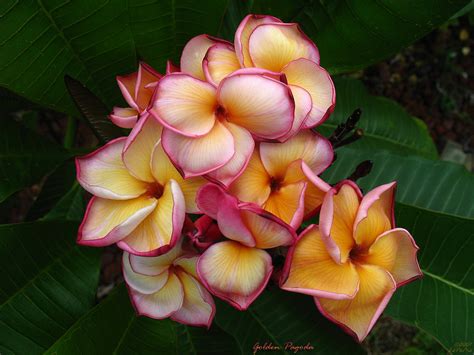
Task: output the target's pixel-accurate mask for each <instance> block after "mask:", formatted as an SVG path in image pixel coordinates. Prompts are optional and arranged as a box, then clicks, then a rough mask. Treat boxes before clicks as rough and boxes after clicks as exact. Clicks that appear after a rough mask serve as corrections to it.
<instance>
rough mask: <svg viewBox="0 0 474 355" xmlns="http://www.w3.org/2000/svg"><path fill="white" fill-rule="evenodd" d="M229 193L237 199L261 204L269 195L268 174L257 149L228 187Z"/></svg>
mask: <svg viewBox="0 0 474 355" xmlns="http://www.w3.org/2000/svg"><path fill="white" fill-rule="evenodd" d="M229 191H230V193H231V194H233V195H234V196H236V197H237V198H238V199H239V200H241V201H245V202H254V203H256V204H257V205H259V206H261V205H263V204H264V203H265V201H266V200H267V199H268V196H269V195H270V176H269V175H268V173H267V171H266V170H265V167H264V166H263V164H262V161H261V160H260V154H259V153H258V150H255V151H254V152H253V154H252V156H251V157H250V160H249V162H248V165H247V167H246V168H245V170H244V172H243V173H242V175H240V176H239V177H238V178H237V179H236V180H235V181H234V182H233V183H232V185H230V187H229Z"/></svg>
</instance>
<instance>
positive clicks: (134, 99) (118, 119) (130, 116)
mask: <svg viewBox="0 0 474 355" xmlns="http://www.w3.org/2000/svg"><path fill="white" fill-rule="evenodd" d="M160 78H161V74H159V73H158V72H156V71H155V70H154V69H153V68H152V67H150V66H149V65H148V64H146V63H144V62H140V64H139V66H138V71H137V72H135V73H132V74H129V75H126V76H117V83H118V85H119V88H120V91H122V95H123V97H124V99H125V101H127V103H128V104H129V105H130V107H127V108H122V107H114V109H113V111H112V113H111V114H110V119H111V121H112V122H113V123H115V124H116V125H117V126H119V127H122V128H133V126H135V124H136V123H137V121H138V119H139V118H140V116H141V115H142V114H143V113H145V112H146V109H147V108H148V105H149V104H150V99H151V98H152V96H153V91H154V88H155V86H156V82H157V81H158V80H160Z"/></svg>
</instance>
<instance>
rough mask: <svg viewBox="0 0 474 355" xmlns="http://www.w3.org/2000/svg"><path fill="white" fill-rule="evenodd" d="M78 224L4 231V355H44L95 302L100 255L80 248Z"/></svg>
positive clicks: (0, 234)
mask: <svg viewBox="0 0 474 355" xmlns="http://www.w3.org/2000/svg"><path fill="white" fill-rule="evenodd" d="M76 229H77V223H72V222H61V221H51V222H33V223H24V224H12V225H2V226H0V263H1V269H2V277H1V282H0V300H1V305H0V352H1V353H2V354H40V353H42V352H43V351H44V350H45V349H47V348H48V347H49V346H51V344H53V343H54V342H55V341H56V340H57V339H58V338H59V337H60V336H61V335H63V334H64V333H65V332H66V330H67V329H68V328H69V327H70V326H71V325H72V324H73V323H74V322H75V321H76V320H77V319H78V318H79V317H80V316H81V315H82V314H84V313H85V312H86V311H87V310H88V309H90V308H91V307H92V305H93V304H94V302H95V294H96V288H97V283H98V279H99V253H98V250H94V249H89V248H80V247H78V246H76V244H75V234H76Z"/></svg>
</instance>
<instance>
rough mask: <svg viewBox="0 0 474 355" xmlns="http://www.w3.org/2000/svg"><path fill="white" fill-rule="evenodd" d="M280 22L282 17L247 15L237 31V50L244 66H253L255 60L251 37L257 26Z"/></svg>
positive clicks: (235, 43)
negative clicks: (251, 55)
mask: <svg viewBox="0 0 474 355" xmlns="http://www.w3.org/2000/svg"><path fill="white" fill-rule="evenodd" d="M275 22H276V23H279V22H281V20H280V19H277V18H276V17H273V16H264V15H247V16H246V17H245V18H244V19H243V20H242V22H241V23H240V25H239V27H238V28H237V31H235V40H234V45H235V52H236V54H237V57H238V59H239V62H240V64H241V65H242V67H252V66H253V62H252V59H251V58H250V54H249V37H250V35H251V34H252V32H253V30H254V29H255V27H257V26H258V25H261V24H264V23H275Z"/></svg>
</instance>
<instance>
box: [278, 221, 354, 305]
mask: <svg viewBox="0 0 474 355" xmlns="http://www.w3.org/2000/svg"><path fill="white" fill-rule="evenodd" d="M280 285H281V288H282V289H284V290H286V291H291V292H297V293H303V294H306V295H310V296H318V297H324V298H331V299H350V298H354V296H355V295H356V293H357V291H358V289H359V275H358V274H357V271H356V268H355V266H354V265H353V264H352V263H350V262H346V263H344V264H342V265H340V264H337V263H336V262H335V261H334V260H333V259H332V257H331V255H329V253H328V251H327V249H326V245H325V244H324V242H323V241H322V239H321V234H320V231H319V228H318V226H317V225H311V226H309V227H308V228H306V229H305V230H304V231H303V232H302V233H301V235H300V236H299V237H298V240H297V241H296V243H295V244H294V245H293V246H292V247H291V248H290V249H289V250H288V254H287V256H286V260H285V266H284V268H283V273H282V276H281V280H280Z"/></svg>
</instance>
